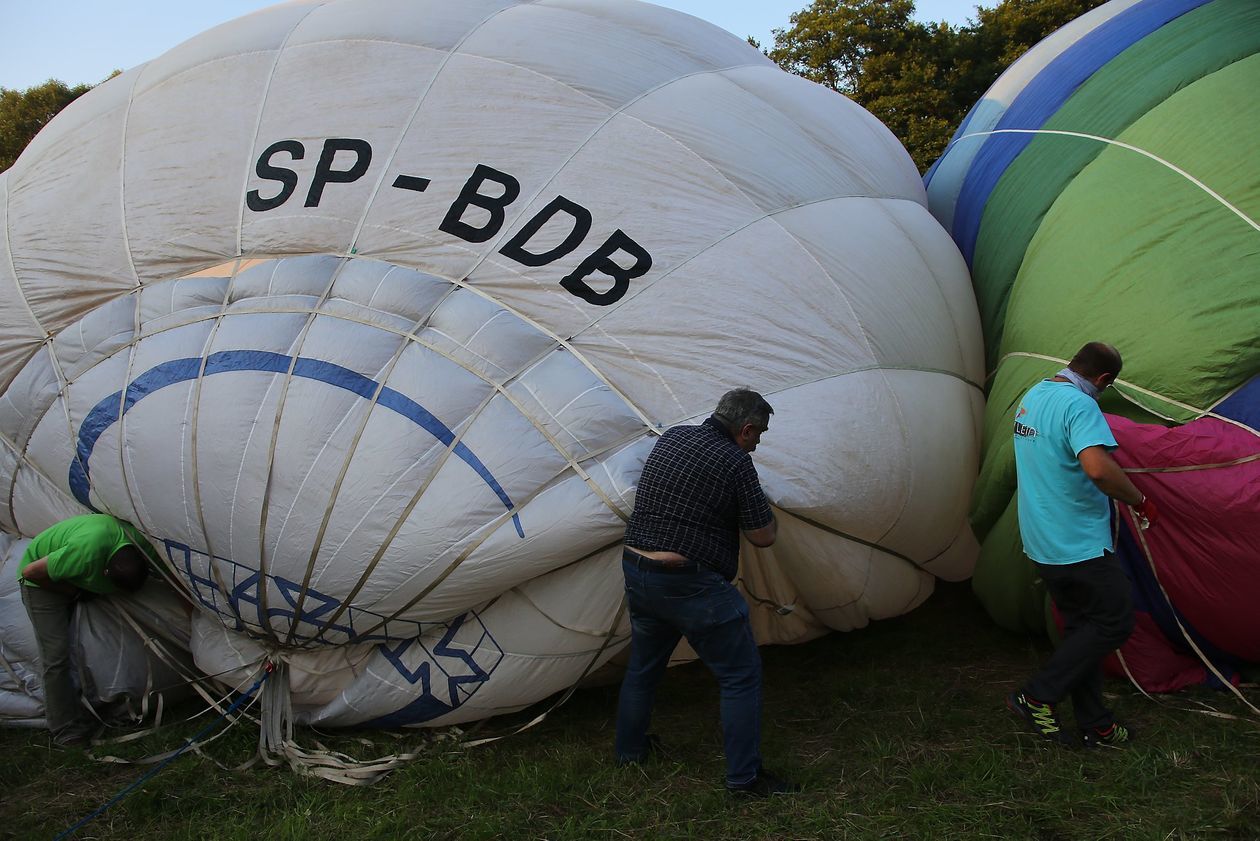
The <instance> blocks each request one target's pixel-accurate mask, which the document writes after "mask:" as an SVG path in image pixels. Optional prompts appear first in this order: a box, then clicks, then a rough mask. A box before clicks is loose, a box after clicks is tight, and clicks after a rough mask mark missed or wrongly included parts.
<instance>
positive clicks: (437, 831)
mask: <svg viewBox="0 0 1260 841" xmlns="http://www.w3.org/2000/svg"><path fill="white" fill-rule="evenodd" d="M1046 651H1047V647H1046V644H1045V643H1044V642H1040V641H1034V640H1029V639H1025V638H1022V637H1019V636H1015V635H1013V634H1008V633H1006V632H1004V631H1002V630H1000V629H998V628H996V627H994V626H993V625H992V624H991V623H990V622H989V620H988V619H987V617H985V615H984V613H983V611H981V610H980V608H979V607H978V605H977V604H976V602H975V601H974V599H973V597H972V596H971V593H970V590H969V588H968V586H967V585H942V586H941V587H940V588H938V591H937V593H936V595H934V596H933V597H932V599H931V600H930V601H929V602H928V603H927V604H926V605H925V606H924V607H922V608H920V609H919V610H917V611H915V612H914V613H912V614H910V615H908V616H905V617H902V618H900V619H896V620H891V621H886V622H880V623H876V624H875V625H873V626H871V627H869V628H867V629H864V630H862V631H858V632H855V633H849V634H833V635H831V636H829V637H827V638H824V639H821V640H817V641H815V642H813V643H810V644H808V645H801V646H793V647H776V648H768V649H764V650H763V656H764V660H765V672H766V677H765V698H766V708H765V725H764V733H765V736H764V752H765V758H766V765H767V766H768V767H770V768H771V769H773V770H775V771H778V772H780V773H782V774H783V775H785V776H788V777H791V778H794V779H797V780H799V781H801V782H803V783H804V784H805V786H806V790H805V792H804V793H802V794H799V795H796V796H793V797H783V798H775V799H772V800H767V801H757V802H736V801H732V800H731V799H730V798H729V797H728V796H727V795H726V793H725V792H724V791H723V789H722V785H721V780H722V768H723V766H722V754H721V737H720V733H719V730H718V723H717V692H716V687H715V685H714V683H713V680H712V678H711V677H710V676H709V675H708V673H707V672H705V671H704V669H703V668H702V667H700V666H689V667H685V668H680V669H675V670H672V671H671V672H670V673H669V674H668V675H667V677H666V680H665V683H664V685H663V686H662V691H661V694H660V696H659V699H658V703H657V714H656V720H655V724H654V728H653V729H654V731H655V732H657V733H659V734H660V736H661V738H662V739H663V741H664V743H665V747H666V750H665V754H664V756H662V757H661V758H659V759H656V760H654V761H652V762H651V763H649V764H648V765H646V766H644V767H642V768H616V767H614V765H613V763H612V761H611V759H610V753H611V744H612V732H613V715H614V711H615V707H616V687H605V688H599V689H589V690H584V691H581V692H578V693H577V694H576V695H575V696H574V697H573V698H572V699H571V700H570V701H569V703H568V704H566V705H565V706H563V707H561V708H560V709H558V710H556V711H555V712H553V713H552V714H551V716H550V717H549V718H548V719H547V720H546V721H545V722H543V723H542V724H540V725H538V726H536V727H534V728H533V729H530V730H527V731H526V732H524V733H522V734H519V735H516V736H513V737H511V738H508V739H505V740H502V741H499V742H495V743H493V744H491V745H487V746H483V747H475V748H469V749H463V748H460V747H459V746H458V743H457V742H456V741H454V740H449V739H448V740H439V741H434V742H432V743H430V745H429V747H428V749H427V750H428V752H427V754H426V756H425V758H423V759H420V760H418V761H416V762H414V763H412V764H410V765H408V766H406V767H405V768H403V769H400V770H398V771H396V772H394V773H393V774H391V775H390V776H388V777H386V778H385V779H384V780H383V781H382V782H380V783H378V784H377V785H375V786H371V787H367V788H348V787H343V786H339V785H335V784H332V783H327V782H323V781H319V780H314V779H310V778H305V777H300V776H298V775H296V774H294V773H292V772H290V771H288V770H279V769H254V770H250V771H246V772H240V773H233V772H229V771H223V770H220V769H219V768H218V767H217V766H216V765H215V764H213V763H211V762H209V761H207V760H205V759H203V758H201V757H198V756H195V755H186V756H184V757H182V758H180V759H179V760H177V761H176V762H175V763H173V764H172V765H171V766H170V767H168V768H167V769H166V770H164V771H163V772H161V773H160V774H159V775H157V776H156V777H155V778H153V779H152V780H150V781H149V782H148V783H146V784H145V785H144V786H143V787H142V788H141V789H139V790H138V791H136V792H135V793H134V794H133V795H131V796H130V797H128V798H127V799H126V800H124V801H122V802H121V803H120V804H118V805H117V806H115V807H113V808H112V809H111V810H110V811H109V812H107V813H106V814H105V815H104V816H103V817H101V818H98V819H97V820H96V821H94V822H93V823H91V824H89V825H88V826H86V827H85V828H84V829H82V830H80V831H79V833H78V834H77V835H76V836H75V837H76V838H96V839H139V840H143V839H198V840H199V841H200V839H256V838H267V839H294V841H298V840H299V839H300V841H317V840H318V839H338V841H351V839H353V841H359V839H402V838H415V839H425V841H429V839H455V838H459V839H464V838H467V839H479V838H486V839H489V838H507V839H567V838H596V839H622V838H696V839H744V838H750V839H763V838H764V839H772V838H773V839H780V838H782V839H806V838H819V839H845V838H853V839H868V838H869V839H877V838H881V839H882V838H908V839H954V838H958V839H970V838H1003V839H1005V838H1010V839H1103V838H1125V839H1128V838H1133V839H1182V838H1196V839H1197V838H1204V839H1207V838H1211V839H1217V838H1229V839H1248V840H1249V841H1250V840H1251V839H1260V722H1257V721H1255V720H1254V719H1244V718H1238V719H1234V720H1230V719H1223V718H1218V717H1213V716H1209V715H1202V714H1198V713H1196V712H1194V710H1200V709H1205V708H1209V707H1210V708H1212V709H1216V710H1220V711H1223V712H1228V713H1232V714H1237V715H1239V716H1241V714H1242V711H1243V708H1242V707H1241V705H1240V704H1238V703H1237V702H1236V701H1235V700H1234V699H1233V698H1232V696H1229V695H1227V694H1222V693H1215V692H1210V691H1207V690H1203V691H1195V692H1190V693H1183V694H1181V695H1178V696H1172V697H1165V698H1162V699H1160V702H1159V703H1153V702H1151V701H1148V700H1147V699H1145V698H1143V697H1142V696H1141V695H1139V694H1137V693H1136V691H1135V690H1132V689H1130V688H1129V687H1128V686H1127V685H1125V684H1123V683H1119V682H1112V683H1110V684H1109V686H1108V690H1109V692H1111V693H1114V694H1115V698H1114V699H1113V700H1114V706H1115V708H1116V709H1117V711H1118V712H1119V713H1120V714H1121V716H1122V717H1124V718H1125V719H1126V720H1128V721H1129V722H1130V723H1132V724H1133V725H1135V726H1136V727H1137V728H1138V729H1139V731H1140V738H1141V741H1140V742H1139V743H1138V744H1136V745H1134V746H1132V747H1130V748H1128V749H1125V750H1115V749H1108V750H1100V751H1091V752H1085V751H1067V750H1063V749H1059V748H1055V747H1053V746H1050V745H1045V744H1043V743H1041V742H1039V741H1037V740H1036V739H1034V737H1032V736H1027V735H1022V734H1020V733H1019V731H1018V727H1017V722H1016V721H1015V720H1014V719H1013V717H1011V716H1010V715H1009V714H1008V713H1007V712H1005V710H1004V708H1003V705H1002V699H1003V696H1004V694H1005V693H1006V691H1007V690H1008V689H1009V688H1010V687H1011V686H1012V685H1013V684H1014V683H1015V682H1017V681H1018V680H1019V679H1020V678H1021V677H1022V676H1024V675H1025V674H1026V673H1028V672H1029V671H1030V670H1031V669H1032V668H1033V667H1034V666H1035V665H1036V664H1037V663H1038V662H1039V661H1040V660H1041V659H1042V658H1043V657H1044V656H1045V654H1046ZM1250 694H1251V695H1252V696H1253V697H1254V696H1255V695H1256V694H1257V693H1256V692H1255V690H1254V689H1253V690H1252V691H1251V693H1250ZM519 720H520V721H524V720H526V717H525V716H522V717H519ZM509 723H511V722H495V723H492V724H491V725H490V726H489V727H488V728H486V731H485V732H492V731H495V730H502V729H505V728H506V725H507V724H509ZM191 730H192V728H189V732H191ZM483 734H484V733H482V734H478V735H483ZM362 735H366V736H369V737H370V738H372V739H373V740H374V741H375V742H376V744H377V747H376V748H375V750H373V749H372V748H368V747H365V746H362V745H355V744H354V743H352V742H351V741H350V740H348V739H345V740H343V741H342V742H341V746H347V747H354V748H356V749H357V750H358V751H359V752H360V753H362V754H363V755H364V756H374V755H380V754H383V753H387V752H392V751H394V750H397V749H399V746H400V745H411V744H414V743H417V742H421V741H423V736H421V735H419V734H408V735H407V736H406V737H405V739H404V740H403V741H402V742H399V741H397V740H395V739H394V738H392V737H390V736H386V735H381V734H362ZM254 739H255V735H254V734H253V733H249V732H246V731H245V729H244V728H237V729H236V730H233V731H232V732H230V733H229V734H228V735H227V736H225V737H224V738H223V739H222V740H220V741H219V742H216V743H214V745H212V746H211V747H210V748H209V752H210V753H212V755H214V756H216V757H217V758H218V759H219V760H220V761H222V762H225V763H228V762H232V763H235V762H239V761H241V760H242V759H244V758H247V757H248V756H249V754H250V753H251V750H252V745H253V742H254ZM307 741H309V739H308V740H307ZM176 744H178V736H177V735H176V734H175V733H168V734H166V735H164V736H163V737H162V738H161V740H160V742H158V743H151V745H150V746H151V749H153V750H155V751H156V750H158V749H159V748H162V747H174V746H175V745H176ZM0 749H2V750H3V751H4V761H3V763H2V764H0V792H3V794H2V795H0V796H2V798H3V805H0V836H3V837H5V838H20V839H27V838H32V839H34V838H52V837H53V836H55V835H56V834H57V833H59V832H61V831H62V830H64V829H66V828H67V827H69V826H71V825H73V824H74V823H75V822H76V821H77V820H79V819H80V818H82V817H83V816H85V815H87V814H88V813H90V812H91V811H92V810H93V809H95V808H96V807H97V806H98V805H100V804H101V803H104V802H105V801H107V800H108V799H109V798H110V797H112V796H113V795H114V794H115V793H116V792H117V791H119V790H120V789H122V788H124V787H125V786H127V785H128V784H129V783H131V782H132V781H134V780H135V779H136V778H137V777H138V776H140V774H141V773H142V770H141V769H138V768H136V767H129V766H117V765H103V764H98V763H95V762H93V761H91V760H90V759H88V758H86V757H85V756H84V755H82V754H81V753H76V752H70V751H63V750H58V749H53V748H51V747H50V745H49V741H48V738H47V736H46V734H44V733H38V732H31V731H22V730H0Z"/></svg>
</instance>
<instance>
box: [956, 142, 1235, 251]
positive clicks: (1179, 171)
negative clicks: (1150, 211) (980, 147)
mask: <svg viewBox="0 0 1260 841" xmlns="http://www.w3.org/2000/svg"><path fill="white" fill-rule="evenodd" d="M994 134H1033V135H1052V136H1058V137H1075V138H1080V139H1083V140H1092V141H1095V142H1098V143H1105V144H1107V145H1109V146H1117V147H1119V148H1121V149H1125V150H1127V151H1130V152H1136V153H1137V154H1139V155H1142V156H1143V157H1145V158H1149V159H1150V160H1152V161H1154V162H1155V163H1157V164H1159V165H1160V166H1163V167H1166V168H1167V169H1169V170H1171V171H1172V172H1174V173H1176V174H1177V175H1179V176H1181V177H1182V178H1184V179H1185V180H1187V181H1189V182H1190V183H1191V184H1193V185H1194V186H1195V187H1197V188H1199V189H1200V190H1202V191H1203V192H1204V193H1207V194H1208V195H1209V196H1211V197H1212V199H1214V200H1215V201H1216V202H1217V203H1219V204H1220V205H1221V206H1222V207H1224V208H1225V209H1227V210H1228V211H1229V212H1230V213H1233V214H1234V215H1235V216H1237V217H1238V218H1239V219H1241V220H1243V221H1244V222H1246V223H1247V224H1248V225H1250V226H1251V227H1252V228H1253V229H1254V230H1256V231H1260V223H1257V222H1256V220H1254V219H1252V218H1251V217H1250V216H1248V215H1247V214H1246V213H1243V211H1242V210H1240V209H1239V208H1238V207H1237V206H1236V205H1234V204H1233V203H1231V202H1230V201H1229V200H1228V199H1226V198H1225V197H1224V196H1222V195H1221V194H1220V193H1218V192H1216V191H1215V190H1213V189H1212V188H1211V187H1209V186H1208V185H1207V184H1204V183H1203V182H1202V181H1200V180H1199V179H1198V178H1195V177H1194V176H1193V175H1191V174H1190V173H1188V172H1186V171H1185V170H1184V169H1182V168H1181V167H1179V166H1177V165H1176V164H1174V163H1172V162H1170V161H1168V160H1165V159H1164V158H1161V157H1160V156H1159V155H1156V154H1155V153H1153V152H1148V151H1147V150H1146V149H1142V148H1141V147H1138V146H1134V145H1133V144H1131V143H1125V142H1123V141H1121V140H1115V139H1113V138H1110V137H1100V136H1098V135H1096V134H1087V133H1085V132H1080V131H1062V130H1057V129H1023V128H1000V129H992V130H990V131H977V132H973V133H970V134H964V135H962V136H961V137H959V138H957V139H956V140H954V141H953V142H951V143H950V144H949V145H950V147H953V146H954V145H955V144H957V143H960V142H962V141H963V140H971V139H974V138H983V137H988V136H990V135H994ZM948 151H949V150H948V149H946V152H948Z"/></svg>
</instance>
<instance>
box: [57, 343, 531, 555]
mask: <svg viewBox="0 0 1260 841" xmlns="http://www.w3.org/2000/svg"><path fill="white" fill-rule="evenodd" d="M290 365H291V366H292V367H293V376H295V377H301V378H305V379H309V380H317V381H319V382H322V383H327V384H328V385H331V386H336V387H337V388H343V389H345V390H346V391H349V392H352V393H354V394H357V395H359V396H360V397H363V398H366V399H371V397H372V395H373V394H376V393H377V389H378V388H379V389H380V394H379V395H378V397H377V401H376V402H377V404H378V405H380V406H384V407H385V408H386V409H391V410H393V411H395V412H397V413H398V414H400V415H402V416H403V417H405V418H407V419H408V420H410V421H412V422H413V423H415V424H416V426H419V427H420V428H421V429H423V430H424V431H425V432H428V433H429V434H430V435H432V436H433V437H434V438H436V439H437V440H438V441H440V442H442V443H443V444H444V445H446V446H447V447H453V448H454V453H455V455H456V456H458V457H459V458H460V459H461V460H462V461H463V462H464V463H465V464H467V465H468V466H469V467H471V468H472V469H473V470H474V471H476V473H477V475H478V476H480V477H481V479H482V481H484V482H485V483H486V484H487V485H489V486H490V489H491V490H493V491H494V493H495V494H496V495H497V496H498V497H499V500H500V501H501V502H502V503H503V505H504V506H505V507H506V508H507V510H508V511H511V510H512V507H513V506H512V500H511V499H510V498H509V497H508V495H507V492H506V491H504V490H503V488H502V486H500V485H499V482H498V480H496V479H495V478H494V476H493V475H492V474H491V473H490V470H489V468H487V467H486V466H485V464H483V463H482V461H481V459H479V458H477V456H476V454H475V453H473V451H472V450H470V449H469V448H468V447H467V446H466V445H465V444H464V443H463V442H459V443H456V441H455V433H454V432H452V431H451V429H450V428H449V427H448V426H447V425H446V424H444V423H442V421H440V420H438V419H437V418H436V417H434V416H433V414H432V413H431V412H430V411H429V410H428V409H426V408H424V407H423V406H421V405H420V404H419V403H417V402H416V401H414V400H412V399H411V398H409V397H406V396H404V395H402V394H400V393H399V392H397V391H395V390H394V389H392V388H388V387H385V386H380V385H379V384H378V383H377V382H376V381H375V380H373V379H371V378H370V377H365V376H363V375H362V374H360V373H358V372H357V371H351V370H350V369H349V368H345V367H343V366H341V365H335V364H333V363H331V362H324V361H322V360H319V359H307V358H305V357H298V358H297V359H296V360H295V359H294V358H293V357H291V356H286V355H285V354H283V353H273V352H271V351H265V350H225V351H219V352H218V353H212V354H210V355H209V356H208V357H206V359H205V369H204V371H203V370H202V360H201V357H197V356H194V357H189V358H186V359H172V360H170V361H169V362H163V363H161V364H160V365H155V366H154V367H152V368H150V369H149V370H148V371H145V372H144V373H143V374H141V375H140V376H138V377H136V378H135V379H134V380H132V381H131V383H130V384H129V385H128V386H127V388H126V395H125V396H124V394H123V392H122V391H116V392H114V393H113V394H111V395H110V396H108V397H106V398H105V399H103V400H101V401H100V402H99V403H97V404H96V405H95V406H94V407H93V408H92V411H90V412H88V415H87V417H86V418H84V420H83V425H82V426H81V427H79V441H78V445H77V447H76V458H75V460H74V461H73V462H72V463H71V464H70V477H69V482H70V490H71V492H72V493H73V494H74V498H75V499H77V500H78V501H79V502H81V503H82V504H83V505H85V506H87V507H88V508H92V509H93V510H95V508H93V506H92V504H91V502H89V491H90V489H91V477H90V474H89V472H88V465H89V463H90V461H91V459H92V450H93V449H94V448H95V447H96V442H97V440H99V439H100V437H101V435H102V434H103V433H104V432H105V430H106V429H108V428H109V427H110V426H112V425H113V424H114V423H116V422H117V421H118V419H119V418H120V417H121V416H122V415H124V414H126V413H127V412H128V411H130V410H131V407H132V406H134V405H135V404H136V403H138V402H139V401H141V400H143V399H144V398H145V397H147V396H149V395H150V394H153V393H154V392H156V391H158V390H160V389H163V388H166V387H167V386H169V385H175V384H177V383H182V382H187V381H189V380H193V379H196V378H197V376H198V375H199V374H200V375H201V376H203V377H211V376H214V375H215V374H225V373H228V372H231V371H264V372H268V373H273V374H284V373H286V372H288V371H289V367H290ZM512 524H513V525H514V526H516V533H517V534H518V535H519V536H520V537H524V536H525V530H524V528H522V527H521V519H520V515H518V514H513V515H512Z"/></svg>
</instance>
